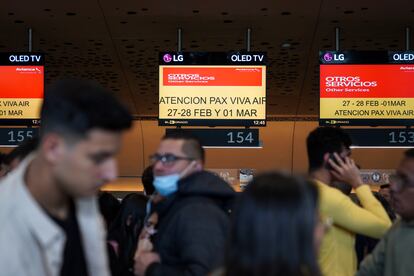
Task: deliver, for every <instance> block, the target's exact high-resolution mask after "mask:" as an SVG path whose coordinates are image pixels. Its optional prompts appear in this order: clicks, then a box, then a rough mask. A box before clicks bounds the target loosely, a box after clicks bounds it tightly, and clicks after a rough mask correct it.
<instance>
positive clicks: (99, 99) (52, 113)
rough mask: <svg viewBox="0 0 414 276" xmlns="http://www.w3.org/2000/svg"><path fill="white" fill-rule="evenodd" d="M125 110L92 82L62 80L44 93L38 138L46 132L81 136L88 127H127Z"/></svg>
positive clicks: (126, 112) (127, 120) (105, 128)
mask: <svg viewBox="0 0 414 276" xmlns="http://www.w3.org/2000/svg"><path fill="white" fill-rule="evenodd" d="M131 122H132V117H131V114H130V113H129V112H128V110H127V109H126V108H125V107H124V106H123V105H122V104H121V103H120V102H119V101H118V100H117V99H116V98H115V97H114V96H113V95H112V94H110V93H109V92H108V91H106V90H105V89H104V88H102V87H101V86H100V85H98V84H97V83H95V82H92V81H86V80H79V79H66V80H60V81H57V82H56V83H55V84H54V85H53V86H51V87H49V88H48V89H47V90H46V92H45V97H44V101H43V105H42V109H41V126H40V137H41V139H42V137H43V136H44V135H45V134H47V133H50V132H56V133H60V134H64V135H65V137H67V136H70V137H71V138H83V137H85V136H86V135H87V133H88V131H90V130H91V129H94V128H96V129H102V130H108V131H122V130H124V129H127V128H129V127H130V126H131Z"/></svg>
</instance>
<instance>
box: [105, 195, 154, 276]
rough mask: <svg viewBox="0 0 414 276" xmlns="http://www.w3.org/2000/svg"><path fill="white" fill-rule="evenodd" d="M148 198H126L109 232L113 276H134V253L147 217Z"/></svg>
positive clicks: (128, 196) (131, 196)
mask: <svg viewBox="0 0 414 276" xmlns="http://www.w3.org/2000/svg"><path fill="white" fill-rule="evenodd" d="M146 204H147V197H146V196H144V195H140V194H136V193H132V194H128V195H127V196H125V198H124V199H123V200H122V203H121V206H120V208H119V212H118V215H117V216H116V218H115V220H114V222H113V223H112V225H111V226H110V228H109V231H108V243H109V249H110V251H109V255H110V259H111V260H110V263H111V272H112V275H113V276H125V275H133V272H132V271H133V270H132V268H133V265H134V260H133V258H134V253H135V250H136V246H137V241H138V236H139V234H140V232H141V229H142V226H143V224H144V220H145V215H146Z"/></svg>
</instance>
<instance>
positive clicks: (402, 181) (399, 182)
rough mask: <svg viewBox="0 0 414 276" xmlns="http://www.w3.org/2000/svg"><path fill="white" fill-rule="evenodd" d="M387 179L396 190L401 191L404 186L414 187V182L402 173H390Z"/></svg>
mask: <svg viewBox="0 0 414 276" xmlns="http://www.w3.org/2000/svg"><path fill="white" fill-rule="evenodd" d="M389 180H390V183H391V184H392V185H394V187H395V190H397V191H402V190H404V189H405V188H414V182H413V181H411V180H410V179H408V178H407V177H404V176H402V175H398V174H392V175H390V178H389Z"/></svg>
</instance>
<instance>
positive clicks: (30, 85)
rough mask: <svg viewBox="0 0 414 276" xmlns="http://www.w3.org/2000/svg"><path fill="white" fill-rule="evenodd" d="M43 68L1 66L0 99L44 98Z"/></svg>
mask: <svg viewBox="0 0 414 276" xmlns="http://www.w3.org/2000/svg"><path fill="white" fill-rule="evenodd" d="M43 79H44V68H43V66H0V98H43V89H44V87H43V86H44V80H43Z"/></svg>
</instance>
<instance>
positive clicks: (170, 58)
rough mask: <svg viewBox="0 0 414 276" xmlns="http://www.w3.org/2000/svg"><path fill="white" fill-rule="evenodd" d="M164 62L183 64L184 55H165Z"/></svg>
mask: <svg viewBox="0 0 414 276" xmlns="http://www.w3.org/2000/svg"><path fill="white" fill-rule="evenodd" d="M162 60H163V61H164V62H166V63H170V62H171V61H174V62H181V61H183V60H184V56H183V55H170V54H165V55H164V56H163V57H162Z"/></svg>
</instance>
